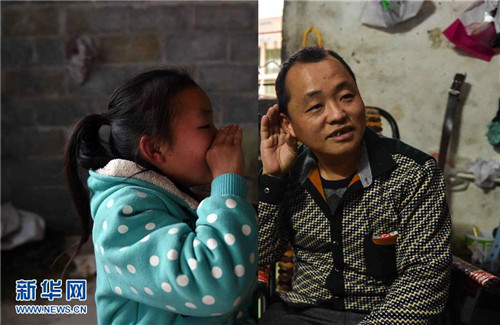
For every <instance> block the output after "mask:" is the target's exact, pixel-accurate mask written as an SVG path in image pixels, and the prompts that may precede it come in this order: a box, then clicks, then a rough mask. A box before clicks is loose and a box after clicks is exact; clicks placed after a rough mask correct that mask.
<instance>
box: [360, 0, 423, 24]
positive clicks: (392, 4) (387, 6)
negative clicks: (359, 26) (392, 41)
mask: <svg viewBox="0 0 500 325" xmlns="http://www.w3.org/2000/svg"><path fill="white" fill-rule="evenodd" d="M422 4H423V1H420V0H418V1H390V0H382V1H378V0H376V1H370V2H367V3H366V4H365V5H364V7H363V11H362V12H361V22H362V23H363V24H367V25H371V26H376V27H391V26H394V25H396V24H399V23H401V22H403V21H406V20H408V19H410V18H413V17H415V16H416V15H417V14H418V12H419V11H420V8H421V7H422Z"/></svg>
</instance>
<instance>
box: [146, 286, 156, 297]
mask: <svg viewBox="0 0 500 325" xmlns="http://www.w3.org/2000/svg"><path fill="white" fill-rule="evenodd" d="M144 292H146V293H147V294H148V295H150V296H152V295H154V293H153V290H151V289H149V288H148V287H144Z"/></svg>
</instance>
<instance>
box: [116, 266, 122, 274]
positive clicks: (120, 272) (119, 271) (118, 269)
mask: <svg viewBox="0 0 500 325" xmlns="http://www.w3.org/2000/svg"><path fill="white" fill-rule="evenodd" d="M115 270H116V272H118V273H119V274H122V269H120V268H119V267H118V266H115Z"/></svg>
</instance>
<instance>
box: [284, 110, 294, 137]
mask: <svg viewBox="0 0 500 325" xmlns="http://www.w3.org/2000/svg"><path fill="white" fill-rule="evenodd" d="M280 120H281V127H282V128H283V130H285V132H286V133H288V134H290V135H291V136H292V138H297V137H296V136H295V132H294V130H293V124H292V121H290V118H289V117H288V116H286V114H284V113H280Z"/></svg>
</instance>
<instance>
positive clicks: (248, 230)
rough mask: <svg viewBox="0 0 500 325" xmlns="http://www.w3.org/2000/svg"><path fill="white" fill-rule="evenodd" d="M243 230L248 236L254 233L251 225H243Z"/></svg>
mask: <svg viewBox="0 0 500 325" xmlns="http://www.w3.org/2000/svg"><path fill="white" fill-rule="evenodd" d="M241 231H242V232H243V235H245V236H248V235H250V234H251V233H252V228H250V226H249V225H243V227H241Z"/></svg>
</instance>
